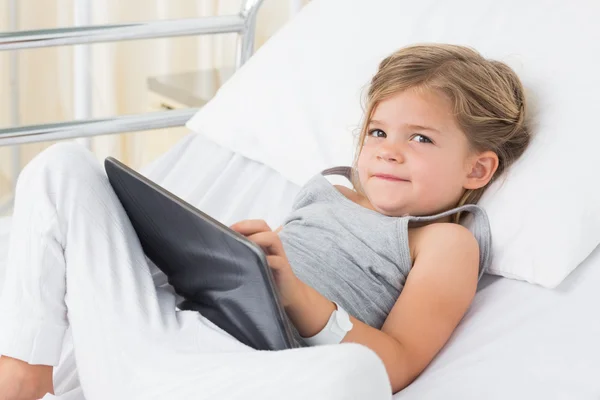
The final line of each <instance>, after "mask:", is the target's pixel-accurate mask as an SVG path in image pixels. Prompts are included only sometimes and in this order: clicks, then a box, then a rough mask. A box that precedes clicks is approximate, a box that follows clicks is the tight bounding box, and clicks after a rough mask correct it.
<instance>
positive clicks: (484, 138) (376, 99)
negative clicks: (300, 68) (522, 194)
mask: <svg viewBox="0 0 600 400" xmlns="http://www.w3.org/2000/svg"><path fill="white" fill-rule="evenodd" d="M407 89H424V90H435V91H438V92H441V93H443V94H445V95H446V96H448V97H449V98H450V100H451V101H452V103H453V106H454V116H455V118H456V122H457V124H458V126H459V127H460V128H461V130H462V131H463V132H464V133H465V134H466V136H467V139H468V141H469V144H470V146H471V149H472V150H474V151H478V152H482V151H487V150H491V151H493V152H494V153H496V154H497V155H498V160H499V162H498V169H497V170H496V173H495V174H494V176H493V177H492V179H491V180H490V183H491V182H493V181H494V180H495V179H496V178H497V177H498V176H500V175H501V174H502V173H503V172H504V171H505V170H506V168H508V167H509V166H510V165H511V164H512V163H513V162H514V161H515V160H516V159H518V158H519V157H520V156H521V155H522V154H523V152H524V151H525V149H526V148H527V146H528V144H529V142H530V129H529V126H528V124H527V123H526V120H525V111H526V104H525V95H524V90H523V85H522V84H521V81H520V80H519V77H518V76H517V74H516V73H515V72H514V71H513V70H512V69H511V68H510V67H509V66H508V65H506V64H504V63H502V62H500V61H494V60H488V59H485V58H484V57H483V56H481V54H479V53H478V52H477V51H475V50H473V49H470V48H468V47H464V46H457V45H450V44H424V45H414V46H409V47H405V48H402V49H400V50H398V51H396V52H395V53H394V54H392V55H390V56H388V57H387V58H385V59H384V60H383V61H381V63H380V64H379V69H378V71H377V73H376V74H375V76H374V77H373V78H372V79H371V83H370V86H369V91H368V95H367V99H366V100H367V104H366V110H365V118H364V121H363V123H362V126H361V130H360V135H359V139H358V147H357V149H356V150H357V151H356V153H355V154H356V155H355V159H354V163H353V170H354V171H356V166H357V164H358V158H359V156H360V152H361V150H362V146H363V144H364V140H365V136H366V134H367V127H368V124H369V121H370V120H371V118H372V117H373V112H374V110H375V107H376V106H377V105H378V104H379V103H380V102H381V101H382V100H385V99H387V98H389V97H390V96H392V95H394V94H397V93H398V92H401V91H404V90H407ZM352 183H353V184H354V187H355V188H357V190H359V191H362V188H361V187H360V183H359V181H358V177H357V174H356V173H354V174H353V177H352ZM490 183H488V185H486V186H484V187H482V188H480V189H476V190H467V191H466V192H465V194H464V195H463V196H462V198H461V199H460V201H459V203H458V204H457V206H462V205H464V204H474V203H476V202H477V201H478V200H479V199H480V198H481V196H482V194H483V192H484V191H485V189H486V188H487V186H489V184H490ZM459 218H460V215H455V219H454V221H455V222H458V220H459Z"/></svg>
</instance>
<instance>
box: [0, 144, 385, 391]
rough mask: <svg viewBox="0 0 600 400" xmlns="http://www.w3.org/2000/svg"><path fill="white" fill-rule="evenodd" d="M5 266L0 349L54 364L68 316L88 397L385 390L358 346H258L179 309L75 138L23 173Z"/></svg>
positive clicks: (380, 373)
mask: <svg viewBox="0 0 600 400" xmlns="http://www.w3.org/2000/svg"><path fill="white" fill-rule="evenodd" d="M190 173H194V172H193V171H190ZM6 268H7V270H6V276H5V282H4V283H5V284H4V289H3V290H2V292H1V299H0V354H3V355H7V356H10V357H14V358H18V359H21V360H24V361H26V362H28V363H31V364H45V365H54V366H57V365H58V364H59V362H60V360H61V352H62V351H63V350H64V349H63V348H62V347H63V338H64V335H65V331H66V330H67V328H68V327H70V331H71V333H72V338H73V349H74V355H75V360H76V364H77V373H78V375H79V381H80V384H81V388H80V389H78V390H79V391H81V390H82V391H83V393H84V394H85V398H86V399H88V400H93V399H120V398H124V399H125V398H126V399H132V398H140V399H151V398H161V399H163V398H168V399H253V398H260V399H271V398H273V399H275V398H277V399H280V398H286V399H296V398H297V399H307V398H311V399H316V398H323V399H349V398H357V399H358V398H361V399H363V398H364V399H367V398H368V399H384V398H386V399H389V398H390V397H391V395H390V385H389V380H388V377H387V374H386V372H385V368H384V367H383V364H382V362H381V360H380V359H379V358H378V357H377V356H376V355H375V353H374V352H372V351H371V350H369V349H368V348H366V347H364V346H360V345H357V344H342V345H334V346H321V347H316V348H307V349H294V350H287V351H278V352H268V351H255V350H253V349H251V348H249V347H247V346H245V345H243V344H242V343H240V342H238V341H237V340H235V339H234V338H233V337H231V336H230V335H228V334H227V333H226V332H224V331H222V330H221V329H220V328H218V327H216V326H215V325H214V324H212V323H211V322H210V321H208V320H207V319H205V318H204V317H203V316H201V315H200V314H199V313H197V312H192V311H178V310H176V296H175V295H174V293H173V291H172V289H171V287H170V286H168V285H166V284H165V277H164V275H163V274H162V273H161V272H160V271H159V270H158V269H157V268H156V267H155V266H154V265H153V264H152V263H150V262H149V261H148V260H147V258H146V257H145V256H144V253H143V251H142V248H141V246H140V243H139V241H138V238H137V236H136V235H135V232H134V230H133V228H132V226H131V224H130V222H129V220H128V218H127V216H126V214H125V211H124V210H123V208H122V206H121V204H120V203H119V201H118V199H117V197H116V195H115V194H114V192H113V191H112V188H111V186H110V184H109V183H108V180H107V178H106V175H105V174H104V171H103V170H102V168H101V167H100V165H99V163H98V162H97V160H96V159H95V158H94V156H93V155H92V154H91V153H90V152H89V151H87V150H86V149H84V148H83V147H81V146H80V145H78V144H75V143H63V144H58V145H54V146H52V147H50V148H49V149H48V150H46V151H44V152H43V153H41V154H40V155H38V156H37V157H36V158H35V159H34V160H32V161H31V162H30V163H29V164H28V165H27V167H26V168H25V169H24V171H23V172H22V173H21V176H20V177H19V181H18V184H17V190H16V203H15V210H14V215H13V221H12V231H11V237H10V247H9V255H8V261H7V267H6ZM63 396H64V397H63V398H65V399H66V398H68V397H69V394H68V393H67V394H63ZM48 397H50V396H48ZM57 397H61V393H57Z"/></svg>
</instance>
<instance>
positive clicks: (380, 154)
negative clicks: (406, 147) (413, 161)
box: [377, 144, 404, 163]
mask: <svg viewBox="0 0 600 400" xmlns="http://www.w3.org/2000/svg"><path fill="white" fill-rule="evenodd" d="M377 158H378V159H380V160H384V161H389V162H397V163H401V162H404V156H403V155H402V150H401V149H400V146H398V145H397V144H392V145H389V144H382V145H381V146H380V147H379V149H378V150H377Z"/></svg>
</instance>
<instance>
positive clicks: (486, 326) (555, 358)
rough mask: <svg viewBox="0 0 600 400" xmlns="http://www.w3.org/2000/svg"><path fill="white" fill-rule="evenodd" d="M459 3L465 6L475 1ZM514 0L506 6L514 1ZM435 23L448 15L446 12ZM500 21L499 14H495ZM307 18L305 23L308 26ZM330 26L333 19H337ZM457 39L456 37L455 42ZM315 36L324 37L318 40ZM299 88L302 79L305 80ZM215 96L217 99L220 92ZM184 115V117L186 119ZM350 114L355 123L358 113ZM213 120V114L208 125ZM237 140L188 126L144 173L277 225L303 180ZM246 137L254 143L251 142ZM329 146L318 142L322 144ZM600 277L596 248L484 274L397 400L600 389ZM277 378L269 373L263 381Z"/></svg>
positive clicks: (68, 360)
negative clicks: (573, 258) (528, 274)
mask: <svg viewBox="0 0 600 400" xmlns="http://www.w3.org/2000/svg"><path fill="white" fill-rule="evenodd" d="M387 1H388V2H392V1H396V0H387ZM384 2H385V0H372V1H369V2H367V1H366V0H364V1H362V3H363V4H370V5H371V6H372V7H377V6H378V5H380V4H383V3H384ZM357 3H358V2H357ZM424 3H426V6H425V8H427V7H434V6H439V7H440V8H443V7H444V6H443V5H442V3H443V2H440V1H433V0H432V1H425V2H424ZM454 3H455V4H459V5H461V6H465V5H466V4H467V3H469V1H466V0H465V1H455V2H454ZM471 3H473V5H474V7H475V4H476V3H477V4H479V5H481V4H484V3H485V4H489V2H486V1H479V2H474V1H471ZM508 3H511V4H512V2H508ZM508 3H507V7H509V6H510V5H509V4H508ZM531 3H536V4H534V6H536V7H538V9H539V7H540V6H541V5H543V4H545V3H548V5H549V4H550V3H551V2H546V1H543V0H536V1H532V2H531ZM344 4H346V3H345V2H342V1H341V0H314V1H313V2H312V3H311V4H310V5H309V6H307V7H306V8H305V10H304V11H303V12H302V13H301V14H300V16H299V17H298V18H297V20H295V21H292V23H293V24H294V26H293V27H292V28H288V29H287V30H286V28H284V31H285V32H282V33H281V34H278V35H288V37H287V39H289V38H290V37H291V35H292V34H294V33H296V32H304V33H307V31H310V30H313V31H314V29H316V28H315V27H319V26H323V24H321V23H320V22H319V21H321V22H322V21H323V20H327V19H331V20H334V19H335V18H336V17H337V15H336V14H335V13H333V12H334V11H335V10H336V9H337V10H338V11H339V10H342V9H343V8H344V7H345V6H344ZM481 7H484V5H482V6H481ZM350 8H351V7H350ZM459 8H460V7H459ZM431 10H433V8H431V9H430V11H431ZM479 11H480V12H483V11H482V10H479ZM484 11H485V10H484ZM456 12H460V10H458V11H456ZM342 14H343V13H342ZM414 17H415V19H419V18H422V19H423V20H424V21H425V20H426V19H427V18H426V16H425V15H415V16H414ZM340 18H341V17H340ZM426 22H427V21H425V23H426ZM429 22H431V21H429ZM437 22H438V23H442V24H443V21H439V20H438V21H437ZM496 22H497V23H499V22H498V20H496ZM474 23H478V24H480V23H481V21H480V20H477V19H474ZM303 24H305V25H306V27H305V28H306V29H304V30H303ZM342 25H343V24H342ZM330 28H332V29H333V28H335V25H333V26H331V27H330ZM429 28H430V29H435V26H434V25H429ZM322 34H323V35H334V36H336V37H339V38H340V43H341V45H348V44H347V43H345V42H343V40H342V39H341V38H342V36H343V35H344V34H345V33H344V32H343V31H341V32H336V31H335V30H331V31H326V32H325V31H323V32H322ZM276 37H277V35H276ZM415 38H418V36H415ZM274 39H275V40H277V39H276V38H274ZM274 39H271V40H274ZM452 39H453V38H452V37H449V38H448V41H452ZM299 40H300V39H299ZM399 42H400V41H399ZM268 44H269V43H267V45H265V47H264V48H263V49H261V50H260V51H259V52H258V53H263V54H261V56H262V57H263V58H265V57H268V56H269V52H270V51H275V50H274V49H275V48H276V47H275V46H272V47H269V46H268ZM314 45H315V46H317V45H318V43H314ZM0 46H2V44H1V43H0ZM0 48H1V47H0ZM258 53H257V56H256V57H257V58H258V56H259V54H258ZM252 61H253V60H252V59H250V61H249V63H248V65H247V66H246V65H244V66H243V67H242V68H241V69H240V70H239V71H238V72H237V73H236V75H234V77H233V78H232V82H231V83H228V84H226V85H225V86H224V88H223V90H222V92H224V93H220V94H221V95H222V96H227V95H228V94H227V93H228V92H235V90H236V89H237V88H239V87H241V86H243V85H242V83H243V82H244V79H246V78H248V79H250V78H253V77H252V76H251V72H252V66H251V64H252ZM319 61H320V60H311V59H306V60H305V63H306V65H299V66H298V68H306V70H307V71H309V72H310V73H315V71H318V70H319V68H313V67H314V66H312V67H311V65H310V64H311V63H313V64H314V63H318V62H319ZM276 67H277V66H275V67H274V68H276ZM323 68H327V66H323ZM263 73H264V74H265V75H266V76H272V75H273V74H276V73H277V72H276V71H274V70H264V71H263ZM309 78H310V77H308V78H307V79H309ZM304 86H305V87H306V92H305V93H294V95H295V96H298V97H302V99H301V101H298V102H290V104H292V105H293V106H294V107H301V106H299V105H298V104H303V105H304V107H305V108H304V109H303V110H300V111H302V112H299V110H298V109H296V108H294V109H293V110H285V107H286V104H285V103H283V104H281V105H280V106H281V107H282V112H290V113H292V114H294V116H297V115H296V112H299V113H300V114H302V115H308V116H309V117H310V116H311V115H312V114H311V113H317V112H318V110H316V109H314V108H312V105H311V102H310V100H311V96H317V95H318V93H317V91H316V90H315V88H314V87H310V85H304ZM298 87H299V88H301V87H302V85H299V86H298ZM244 95H245V93H243V92H241V93H239V97H242V96H244ZM216 104H219V103H218V100H217V103H216ZM209 106H210V103H209ZM215 107H216V106H214V107H212V109H211V108H210V107H207V108H206V109H205V110H203V112H204V114H203V113H202V112H200V113H199V114H196V117H195V123H188V126H189V127H190V128H191V129H192V130H198V129H197V127H198V126H202V123H203V121H204V122H206V121H209V119H210V116H209V114H207V113H219V112H224V110H218V109H216V108H215ZM228 112H229V113H231V114H230V118H235V116H236V115H243V113H244V112H245V111H242V110H238V109H235V108H232V109H229V110H228ZM194 113H195V111H194ZM183 119H185V118H181V120H183ZM158 120H159V119H157V120H156V121H158ZM181 120H180V121H181ZM182 122H183V121H182ZM243 122H244V121H241V124H243ZM305 122H306V125H307V126H311V124H312V123H314V122H315V121H311V120H307V121H305ZM346 122H347V123H348V124H350V123H351V122H352V121H346ZM209 125H210V123H209V122H206V123H205V124H204V126H209ZM265 126H268V124H265ZM344 128H346V127H344ZM81 129H82V126H77V124H75V128H73V127H70V126H69V127H59V129H56V130H54V131H52V132H53V133H52V134H50V133H48V139H56V138H58V137H57V135H58V136H60V135H62V134H64V135H65V136H64V137H75V136H76V134H77V131H79V132H81ZM143 129H147V127H144V128H143ZM107 130H112V131H114V132H117V131H121V132H123V131H126V130H127V127H124V126H123V125H119V124H118V123H115V122H111V123H110V124H109V125H106V126H104V127H103V126H101V125H100V126H98V125H96V130H95V131H93V132H92V134H94V133H98V132H103V133H106V131H107ZM31 131H32V130H30V131H29V133H31ZM241 134H243V132H242V133H241ZM3 135H6V132H0V144H7V142H6V141H5V142H4V143H3V142H2V140H3ZM12 135H13V136H12V137H13V139H14V140H21V139H22V140H31V139H32V138H31V136H28V135H27V134H25V135H24V136H22V137H21V139H19V135H18V132H13V133H12ZM5 137H6V136H5ZM39 139H40V138H39V137H38V138H36V140H39ZM236 140H237V141H236V142H235V143H236V144H235V145H229V146H226V145H224V143H223V140H219V139H218V138H215V137H214V136H211V132H207V131H201V130H199V131H196V132H191V133H190V135H188V136H186V137H185V138H184V139H182V140H181V142H179V143H178V144H176V145H175V146H174V147H173V148H172V149H170V150H169V151H168V152H167V153H166V154H165V155H164V156H162V157H161V158H160V159H158V160H156V161H155V162H153V163H152V164H150V165H148V166H147V167H146V168H145V169H144V170H143V173H144V174H145V175H147V176H149V177H150V178H152V179H154V180H155V181H157V182H159V183H160V184H162V185H163V186H164V187H166V188H167V189H168V190H170V191H172V192H174V193H176V194H177V195H179V196H181V197H183V198H184V199H186V200H187V201H189V202H191V203H192V204H194V205H196V206H198V207H199V208H201V209H202V210H204V211H206V212H207V213H209V214H210V215H212V216H214V217H216V218H218V219H219V220H221V221H223V222H224V223H226V224H230V223H233V222H236V221H239V220H241V219H245V218H264V219H265V220H266V221H267V222H268V223H269V224H270V225H271V226H277V225H278V223H279V222H281V221H282V219H283V218H284V216H285V214H286V212H287V211H288V210H289V209H290V207H291V204H292V201H293V199H294V196H295V194H296V193H297V192H298V190H299V188H300V186H299V184H298V182H294V181H293V179H290V178H289V174H287V175H288V176H286V174H284V173H283V172H282V171H281V170H278V169H276V168H275V167H273V165H268V164H267V163H266V161H265V160H268V157H266V156H265V154H266V153H264V152H260V151H258V150H257V149H256V148H254V147H253V146H254V145H255V143H254V142H252V141H251V140H250V139H248V140H246V141H244V140H243V139H240V138H239V137H237V138H236ZM290 140H293V138H292V139H290ZM218 142H220V143H218ZM245 146H246V147H248V149H244V147H245ZM232 147H235V148H232ZM329 150H330V149H315V151H317V152H319V151H321V152H323V153H326V152H327V151H329ZM334 156H335V155H334ZM290 157H294V155H290ZM334 158H335V157H334ZM339 159H343V157H340V158H339ZM304 161H306V160H304ZM271 164H273V163H272V162H271ZM320 167H321V165H319V164H318V163H315V164H314V165H312V166H311V167H310V168H312V171H311V172H314V173H316V172H317V171H318V169H319V168H320ZM232 193H235V196H232V195H231V194H232ZM247 199H252V201H248V200H247ZM10 223H11V221H10V218H5V219H2V220H0V266H1V265H2V264H3V257H4V256H5V254H6V246H7V239H8V236H7V235H8V231H9V228H10ZM1 270H2V268H0V271H1ZM599 286H600V250H598V249H596V250H594V251H593V252H592V254H590V255H589V257H587V258H586V259H585V261H584V262H583V263H582V264H581V265H580V266H578V267H577V269H576V270H575V271H574V272H572V273H571V274H570V275H569V276H568V277H567V278H566V279H565V280H564V281H563V282H562V283H561V284H560V285H559V286H558V287H557V288H555V289H546V288H543V287H540V286H538V285H533V284H530V283H527V282H523V281H518V280H514V279H507V278H503V277H498V276H492V275H484V277H483V278H482V280H481V281H480V284H479V287H478V291H477V295H476V297H475V299H474V301H473V304H472V306H471V307H470V309H469V311H468V312H467V314H466V316H465V318H464V319H463V320H462V322H461V323H460V325H459V326H458V328H457V330H456V332H455V333H454V334H453V335H452V337H451V339H450V341H449V342H448V343H447V345H446V346H445V347H444V348H443V349H442V351H441V352H440V353H439V354H438V356H437V357H436V358H435V359H434V360H433V362H432V363H431V364H430V365H429V366H428V367H427V368H426V370H425V371H424V372H423V374H422V375H421V376H420V377H419V378H418V379H417V380H416V381H415V382H414V383H412V384H411V385H410V386H409V387H407V388H406V389H405V390H403V391H401V392H400V393H398V394H396V395H394V399H409V400H410V399H438V398H444V399H480V398H485V399H505V398H514V399H597V398H599V397H600V380H598V377H599V376H600V341H599V340H598V339H599V338H600V318H599V317H598V311H597V308H598V304H600V291H598V287H599ZM63 357H64V358H65V362H64V364H63V368H62V369H60V370H58V371H57V372H56V374H57V375H56V379H57V382H58V384H57V387H58V389H59V390H65V391H66V390H69V389H72V388H73V387H75V386H76V385H77V378H76V376H75V375H74V374H73V372H72V367H73V365H74V360H73V355H72V351H71V349H70V348H69V347H68V346H67V350H66V351H65V354H64V355H63ZM306 367H310V366H306ZM340 368H343V366H340ZM276 384H277V383H276V382H268V381H265V385H276Z"/></svg>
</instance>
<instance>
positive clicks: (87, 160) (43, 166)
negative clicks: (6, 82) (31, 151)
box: [19, 142, 98, 181]
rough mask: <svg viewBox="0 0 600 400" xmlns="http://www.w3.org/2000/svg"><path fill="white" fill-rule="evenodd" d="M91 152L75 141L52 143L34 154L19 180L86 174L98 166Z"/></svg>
mask: <svg viewBox="0 0 600 400" xmlns="http://www.w3.org/2000/svg"><path fill="white" fill-rule="evenodd" d="M94 163H96V164H97V162H96V160H95V159H94V156H93V154H92V153H91V152H90V151H89V150H88V149H86V148H85V147H83V146H82V145H80V144H78V143H75V142H61V143H57V144H54V145H52V146H50V147H48V148H47V149H45V150H44V151H42V152H41V153H39V154H38V155H36V156H35V157H34V158H33V159H32V160H31V161H30V162H29V163H28V164H27V165H26V166H25V168H24V169H23V171H22V172H21V174H20V176H19V180H20V181H21V180H29V179H31V177H32V176H46V175H47V176H50V177H51V176H61V177H64V176H73V175H80V174H86V173H88V172H90V171H93V170H95V169H97V168H98V166H97V165H94Z"/></svg>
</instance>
